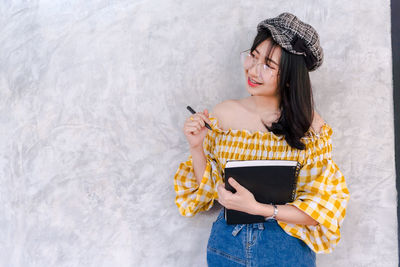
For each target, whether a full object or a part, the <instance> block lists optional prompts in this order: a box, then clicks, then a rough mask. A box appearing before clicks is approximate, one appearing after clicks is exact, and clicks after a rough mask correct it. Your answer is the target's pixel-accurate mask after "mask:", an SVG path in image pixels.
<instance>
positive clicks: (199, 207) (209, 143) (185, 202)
mask: <svg viewBox="0 0 400 267" xmlns="http://www.w3.org/2000/svg"><path fill="white" fill-rule="evenodd" d="M210 120H211V118H210ZM211 121H212V122H214V120H211ZM215 137H216V132H215V131H212V130H208V133H207V135H206V137H205V138H204V141H203V149H204V154H205V155H206V159H207V165H206V168H205V171H204V174H203V177H202V179H201V183H200V184H198V182H197V180H196V178H195V176H194V169H193V162H192V156H191V155H189V157H188V159H187V160H186V161H185V162H182V163H180V165H179V167H178V170H177V171H176V173H175V176H174V189H175V193H176V197H175V204H176V205H177V206H178V210H179V213H180V214H181V215H183V216H186V217H191V216H194V215H195V214H196V213H198V212H200V211H207V210H209V209H210V208H211V207H212V206H213V203H214V199H218V194H217V185H218V184H219V183H222V170H221V167H220V164H219V162H218V160H217V159H216V158H215V156H214V148H215Z"/></svg>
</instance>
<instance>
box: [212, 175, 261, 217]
mask: <svg viewBox="0 0 400 267" xmlns="http://www.w3.org/2000/svg"><path fill="white" fill-rule="evenodd" d="M228 182H229V184H230V185H231V186H232V187H233V188H235V189H236V193H232V192H231V191H229V190H226V189H225V184H224V183H223V184H219V185H218V187H217V190H218V202H219V203H220V204H221V205H222V206H224V207H225V208H227V209H231V210H238V211H242V212H246V213H249V214H253V215H256V214H257V205H258V202H257V200H256V199H255V198H254V195H253V194H252V193H251V192H250V191H249V190H247V189H246V188H245V187H243V186H241V185H240V184H239V183H238V182H237V181H236V180H235V179H233V178H232V177H229V179H228Z"/></svg>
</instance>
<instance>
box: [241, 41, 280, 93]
mask: <svg viewBox="0 0 400 267" xmlns="http://www.w3.org/2000/svg"><path fill="white" fill-rule="evenodd" d="M270 45H271V38H268V39H267V40H265V41H264V42H262V43H260V44H259V45H258V46H257V47H256V49H255V50H254V51H253V52H252V53H251V56H252V57H253V58H254V59H255V61H256V63H255V65H253V66H252V67H250V68H249V69H246V68H245V69H244V72H245V76H246V88H247V91H248V92H249V93H250V94H251V95H255V96H278V95H277V93H278V92H277V88H278V69H279V62H280V57H281V47H280V46H279V45H277V46H275V47H274V48H273V50H272V51H271V52H270V53H269V56H270V57H269V59H270V60H267V62H265V58H266V53H268V51H269V47H270ZM263 64H265V65H267V66H268V67H267V69H264V67H263Z"/></svg>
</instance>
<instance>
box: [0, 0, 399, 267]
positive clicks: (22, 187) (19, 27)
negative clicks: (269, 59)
mask: <svg viewBox="0 0 400 267" xmlns="http://www.w3.org/2000/svg"><path fill="white" fill-rule="evenodd" d="M389 4H390V3H389V1H377V0H372V1H368V4H366V2H365V1H361V0H355V1H344V0H339V1H294V0H292V1H275V2H272V1H258V0H256V1H161V0H158V1H157V0H153V1H104V0H98V1H69V0H68V1H67V0H59V1H29V2H26V1H2V2H1V4H0V109H1V112H0V121H1V124H0V133H1V137H2V138H1V139H0V177H1V179H0V210H1V212H0V214H1V215H0V266H16V267H19V266H21V267H22V266H24V267H25V266H58V267H61V266H96V267H100V266H205V264H206V243H207V239H208V236H209V231H210V228H211V222H212V221H213V220H214V219H215V217H216V216H217V214H216V212H217V209H218V208H220V206H215V207H213V209H212V210H211V211H209V212H207V213H202V214H198V215H196V216H195V217H194V218H184V217H182V216H180V215H179V213H178V210H177V207H176V206H175V204H174V197H175V195H174V190H173V174H174V173H175V171H176V168H177V167H178V164H179V163H180V162H181V161H184V160H186V158H187V156H188V155H189V151H188V146H187V143H186V140H185V138H184V135H183V132H182V126H183V122H184V119H185V118H186V116H188V114H189V113H188V111H187V110H186V109H185V107H186V105H188V104H189V105H191V106H192V107H193V108H195V109H196V110H197V109H198V110H201V109H202V108H209V109H211V108H212V107H213V106H214V105H215V104H217V103H219V102H221V101H223V100H225V99H237V98H241V97H246V96H247V92H246V90H245V81H244V79H243V75H242V69H241V66H240V62H239V52H240V51H242V50H245V49H248V48H249V45H250V43H251V41H252V38H253V37H254V34H255V29H256V25H257V23H258V22H259V21H261V20H262V19H265V18H267V17H273V16H277V15H279V14H280V13H282V12H284V11H288V12H292V13H294V14H296V15H297V16H298V17H299V18H300V19H302V20H304V21H306V22H308V23H310V24H311V25H313V26H314V27H315V28H316V29H317V30H318V32H319V33H320V37H321V44H322V46H323V48H324V52H325V61H324V64H323V66H322V67H321V68H320V69H319V70H318V71H316V72H315V73H312V83H313V86H314V94H315V100H316V103H317V111H318V112H319V113H320V114H321V115H322V117H323V118H324V119H325V120H326V121H327V122H329V123H330V125H331V126H332V127H333V131H334V134H333V146H334V152H333V153H334V160H335V161H336V163H337V164H338V166H339V167H340V169H341V170H342V172H343V173H344V174H345V177H346V179H347V180H346V181H347V184H348V187H349V190H350V193H351V197H352V198H351V201H350V203H349V205H348V209H347V216H346V218H345V220H344V223H343V226H342V239H341V241H340V243H339V245H338V247H337V248H336V249H335V251H334V252H333V253H332V254H328V255H321V254H319V255H317V264H318V266H397V264H398V260H397V255H398V254H397V220H396V209H395V207H396V191H395V171H394V149H393V148H394V136H393V108H392V106H393V103H392V82H391V80H392V76H391V47H390V5H389Z"/></svg>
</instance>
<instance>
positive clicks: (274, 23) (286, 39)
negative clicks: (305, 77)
mask: <svg viewBox="0 0 400 267" xmlns="http://www.w3.org/2000/svg"><path fill="white" fill-rule="evenodd" d="M262 29H268V30H269V31H270V32H271V35H272V38H273V39H274V40H275V42H277V43H278V44H279V45H280V46H281V47H282V48H284V49H285V50H286V51H288V52H289V53H293V54H296V55H303V56H304V57H305V61H306V65H307V69H308V70H309V71H313V70H316V69H317V68H318V67H319V66H321V64H322V61H323V58H324V53H323V51H322V47H321V46H320V44H319V35H318V33H317V31H316V30H315V29H314V28H313V27H312V26H311V25H309V24H306V23H304V22H303V21H301V20H299V19H298V18H297V17H296V16H295V15H293V14H290V13H287V12H285V13H282V14H280V15H279V16H277V17H275V18H270V19H266V20H263V21H261V22H260V23H259V24H258V25H257V31H261V30H262Z"/></svg>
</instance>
